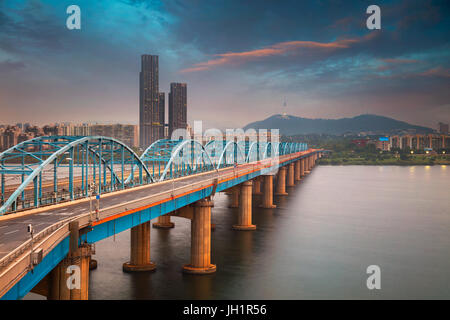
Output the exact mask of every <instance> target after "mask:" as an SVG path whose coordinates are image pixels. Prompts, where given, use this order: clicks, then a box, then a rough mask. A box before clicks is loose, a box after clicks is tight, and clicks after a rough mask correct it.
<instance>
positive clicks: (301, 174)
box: [299, 158, 305, 178]
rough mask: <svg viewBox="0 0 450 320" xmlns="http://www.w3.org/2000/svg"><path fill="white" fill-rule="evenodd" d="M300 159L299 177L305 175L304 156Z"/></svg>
mask: <svg viewBox="0 0 450 320" xmlns="http://www.w3.org/2000/svg"><path fill="white" fill-rule="evenodd" d="M299 161H300V178H303V177H304V176H305V158H302V159H300V160H299Z"/></svg>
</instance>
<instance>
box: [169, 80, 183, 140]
mask: <svg viewBox="0 0 450 320" xmlns="http://www.w3.org/2000/svg"><path fill="white" fill-rule="evenodd" d="M186 126H187V86H186V83H171V84H170V93H169V138H171V137H172V132H173V131H174V130H176V129H180V128H182V129H186Z"/></svg>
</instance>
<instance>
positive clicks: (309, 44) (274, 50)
mask: <svg viewBox="0 0 450 320" xmlns="http://www.w3.org/2000/svg"><path fill="white" fill-rule="evenodd" d="M373 37H374V36H373V35H372V34H368V36H365V37H360V38H354V39H342V40H336V41H332V42H316V41H288V42H280V43H276V44H274V45H271V46H268V47H264V48H262V49H257V50H251V51H243V52H228V53H221V54H215V55H214V56H216V57H218V58H216V59H211V60H208V61H206V62H200V63H197V64H195V65H194V66H193V67H191V68H186V69H183V70H181V72H182V73H186V72H196V71H204V70H210V69H212V68H214V67H218V66H224V65H239V64H242V63H246V62H249V61H254V60H257V59H261V58H267V57H274V56H286V55H297V54H301V53H302V52H303V51H305V50H309V51H311V50H312V51H320V52H324V51H325V52H332V51H335V50H339V49H346V48H349V47H351V46H352V45H354V44H356V43H360V42H363V41H366V40H369V39H371V38H373Z"/></svg>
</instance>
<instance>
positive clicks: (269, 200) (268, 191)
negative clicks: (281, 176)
mask: <svg viewBox="0 0 450 320" xmlns="http://www.w3.org/2000/svg"><path fill="white" fill-rule="evenodd" d="M263 177H264V182H263V183H264V184H263V196H262V204H261V207H262V208H266V209H271V208H276V207H277V206H276V205H274V204H273V176H272V175H266V176H263Z"/></svg>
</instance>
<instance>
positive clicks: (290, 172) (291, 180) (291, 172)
mask: <svg viewBox="0 0 450 320" xmlns="http://www.w3.org/2000/svg"><path fill="white" fill-rule="evenodd" d="M287 186H288V187H295V182H294V163H289V165H288V171H287Z"/></svg>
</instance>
